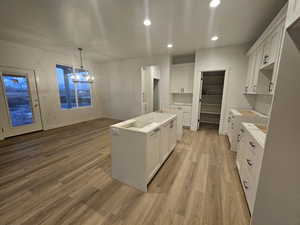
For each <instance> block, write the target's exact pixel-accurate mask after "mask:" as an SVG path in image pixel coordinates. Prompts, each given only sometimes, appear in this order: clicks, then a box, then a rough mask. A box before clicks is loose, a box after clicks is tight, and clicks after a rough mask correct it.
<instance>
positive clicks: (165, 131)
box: [159, 122, 171, 163]
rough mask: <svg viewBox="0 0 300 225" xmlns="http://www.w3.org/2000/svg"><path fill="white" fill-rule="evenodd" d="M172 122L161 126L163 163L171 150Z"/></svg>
mask: <svg viewBox="0 0 300 225" xmlns="http://www.w3.org/2000/svg"><path fill="white" fill-rule="evenodd" d="M169 127H170V122H168V123H165V124H164V125H163V126H162V127H161V133H160V135H161V136H160V137H161V138H160V151H159V152H160V163H163V162H164V161H165V159H166V158H167V157H168V154H169V152H170V147H169V146H170V142H171V141H170V140H169V129H170V128H169Z"/></svg>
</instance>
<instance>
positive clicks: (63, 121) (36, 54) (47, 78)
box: [0, 41, 102, 129]
mask: <svg viewBox="0 0 300 225" xmlns="http://www.w3.org/2000/svg"><path fill="white" fill-rule="evenodd" d="M0 49H1V50H0V65H1V66H9V67H16V68H21V69H22V68H23V69H30V70H35V74H36V79H37V89H38V93H39V99H40V107H41V112H42V121H43V125H44V129H51V128H56V127H60V126H65V125H70V124H74V123H78V122H82V121H87V120H91V119H95V118H99V117H101V116H102V111H101V110H102V106H101V96H100V94H98V90H99V89H98V88H97V85H98V84H99V83H100V82H101V81H100V80H99V79H98V76H97V74H95V76H96V79H95V82H94V84H93V87H94V89H93V96H94V99H93V107H92V108H82V109H72V110H62V109H61V108H60V101H59V93H58V85H57V80H56V73H55V65H56V64H57V63H60V64H66V65H76V66H78V65H79V56H78V53H77V52H76V51H74V52H72V53H65V54H61V53H56V52H54V51H48V50H42V49H38V48H32V47H27V46H23V45H20V44H14V43H9V42H4V41H0ZM86 63H87V62H86ZM87 68H89V70H90V71H91V72H92V73H93V71H94V68H93V66H92V65H91V64H90V65H88V63H87Z"/></svg>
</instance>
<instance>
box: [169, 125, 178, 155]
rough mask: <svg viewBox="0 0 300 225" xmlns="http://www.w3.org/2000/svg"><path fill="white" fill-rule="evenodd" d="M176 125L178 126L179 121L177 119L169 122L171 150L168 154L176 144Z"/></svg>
mask: <svg viewBox="0 0 300 225" xmlns="http://www.w3.org/2000/svg"><path fill="white" fill-rule="evenodd" d="M176 127H177V123H176V119H174V120H171V121H170V123H169V132H168V133H169V138H168V140H169V152H168V155H169V154H170V153H171V152H172V151H173V150H174V148H175V146H176V142H177V135H176V133H177V132H176Z"/></svg>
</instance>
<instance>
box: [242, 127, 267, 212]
mask: <svg viewBox="0 0 300 225" xmlns="http://www.w3.org/2000/svg"><path fill="white" fill-rule="evenodd" d="M255 132H256V133H257V132H259V131H258V128H256V127H255V126H254V125H253V124H251V123H242V126H241V129H240V134H239V137H240V141H239V143H238V151H237V159H236V164H237V168H238V172H239V175H240V180H241V183H242V186H243V190H244V193H245V196H246V200H247V203H248V207H249V211H250V213H251V214H252V212H253V208H254V203H255V197H256V191H257V185H258V181H259V175H260V169H261V163H262V158H263V153H264V148H263V146H262V145H261V144H260V143H259V142H258V141H257V140H256V138H254V135H253V133H255Z"/></svg>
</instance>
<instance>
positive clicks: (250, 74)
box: [245, 51, 257, 94]
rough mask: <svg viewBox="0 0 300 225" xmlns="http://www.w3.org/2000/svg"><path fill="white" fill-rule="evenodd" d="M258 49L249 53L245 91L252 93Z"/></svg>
mask: <svg viewBox="0 0 300 225" xmlns="http://www.w3.org/2000/svg"><path fill="white" fill-rule="evenodd" d="M256 55H257V51H254V52H253V53H252V54H250V55H249V64H248V74H247V79H246V86H245V93H247V94H251V93H252V92H253V90H252V89H253V88H252V85H253V74H254V73H255V66H256V62H257V56H256Z"/></svg>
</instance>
